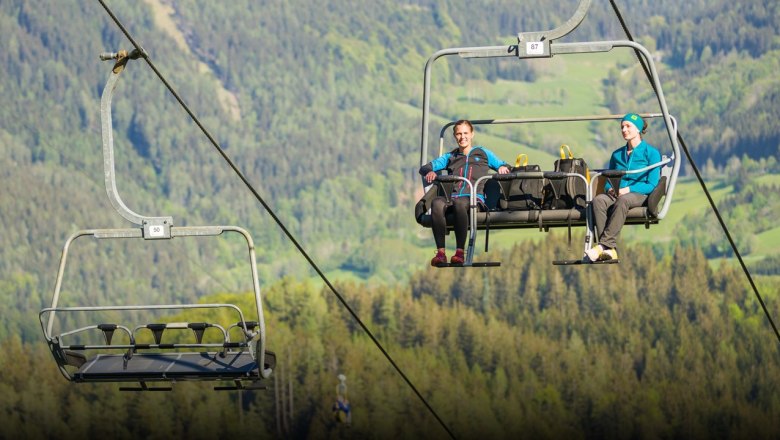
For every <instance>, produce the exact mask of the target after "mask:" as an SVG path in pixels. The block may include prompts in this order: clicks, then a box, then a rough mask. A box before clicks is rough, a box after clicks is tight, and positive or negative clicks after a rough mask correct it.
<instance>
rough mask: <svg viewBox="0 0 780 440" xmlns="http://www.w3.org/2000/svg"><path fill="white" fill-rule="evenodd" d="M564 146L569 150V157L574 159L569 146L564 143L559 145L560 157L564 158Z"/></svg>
mask: <svg viewBox="0 0 780 440" xmlns="http://www.w3.org/2000/svg"><path fill="white" fill-rule="evenodd" d="M564 148H565V149H566V151H568V152H569V159H574V155H573V154H571V148H569V146H568V145H566V144H562V145H561V159H566V153H565V152H564V151H563V149H564Z"/></svg>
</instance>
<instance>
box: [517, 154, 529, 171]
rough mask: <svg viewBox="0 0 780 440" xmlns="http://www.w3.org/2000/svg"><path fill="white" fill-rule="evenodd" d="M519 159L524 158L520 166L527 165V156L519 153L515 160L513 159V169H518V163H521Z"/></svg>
mask: <svg viewBox="0 0 780 440" xmlns="http://www.w3.org/2000/svg"><path fill="white" fill-rule="evenodd" d="M521 158H524V159H525V160H523V161H522V165H523V166H526V165H528V155H527V154H525V153H520V154H518V155H517V159H515V168H517V167H519V166H520V163H521V160H520V159H521Z"/></svg>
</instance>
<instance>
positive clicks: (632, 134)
mask: <svg viewBox="0 0 780 440" xmlns="http://www.w3.org/2000/svg"><path fill="white" fill-rule="evenodd" d="M620 131H621V133H623V139H625V140H627V141H630V140H632V139H635V138H636V137H638V136H639V130H637V128H636V125H634V124H632V123H630V122H628V121H623V122H622V123H621V124H620Z"/></svg>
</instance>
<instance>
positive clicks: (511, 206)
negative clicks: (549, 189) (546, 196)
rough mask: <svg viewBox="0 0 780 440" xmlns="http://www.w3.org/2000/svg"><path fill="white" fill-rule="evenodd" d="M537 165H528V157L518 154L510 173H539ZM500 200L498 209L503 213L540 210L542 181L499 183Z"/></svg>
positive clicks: (516, 180)
mask: <svg viewBox="0 0 780 440" xmlns="http://www.w3.org/2000/svg"><path fill="white" fill-rule="evenodd" d="M541 170H542V169H541V168H540V167H539V165H528V155H527V154H520V155H518V156H517V159H516V160H515V166H514V167H513V168H512V169H511V170H510V172H512V173H515V172H523V171H541ZM499 185H500V186H501V199H500V200H499V202H498V206H499V208H501V209H502V210H505V211H528V210H531V209H542V187H543V186H544V181H543V179H512V180H506V181H501V182H499Z"/></svg>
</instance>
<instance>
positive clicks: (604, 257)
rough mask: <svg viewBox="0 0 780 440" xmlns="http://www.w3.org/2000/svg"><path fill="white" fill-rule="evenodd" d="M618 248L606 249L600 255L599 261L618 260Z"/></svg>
mask: <svg viewBox="0 0 780 440" xmlns="http://www.w3.org/2000/svg"><path fill="white" fill-rule="evenodd" d="M617 259H618V256H617V249H606V250H604V252H602V253H601V255H599V261H609V260H617Z"/></svg>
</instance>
